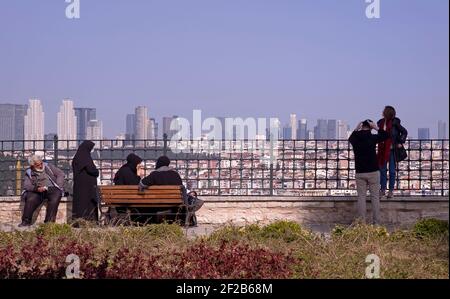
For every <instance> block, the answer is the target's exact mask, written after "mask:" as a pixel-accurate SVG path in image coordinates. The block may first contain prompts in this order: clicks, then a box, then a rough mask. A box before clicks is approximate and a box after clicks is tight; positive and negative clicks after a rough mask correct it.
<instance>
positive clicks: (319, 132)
mask: <svg viewBox="0 0 450 299" xmlns="http://www.w3.org/2000/svg"><path fill="white" fill-rule="evenodd" d="M327 138H328V122H327V120H326V119H318V120H317V126H315V127H314V139H316V140H321V139H322V140H323V139H327Z"/></svg>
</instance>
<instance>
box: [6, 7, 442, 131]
mask: <svg viewBox="0 0 450 299" xmlns="http://www.w3.org/2000/svg"><path fill="white" fill-rule="evenodd" d="M80 3H81V18H80V19H78V20H69V19H67V18H66V17H65V7H66V5H67V4H66V3H65V1H64V0H46V1H35V0H14V1H6V0H0V27H1V28H2V29H1V31H0V102H12V103H26V102H27V99H28V98H30V97H38V98H40V99H41V100H42V101H43V104H44V109H45V111H46V116H47V119H46V131H56V112H57V110H58V109H59V105H60V103H61V100H62V99H63V98H65V97H70V98H72V99H73V100H74V101H75V104H76V106H88V107H95V108H97V109H98V115H99V118H100V119H101V120H103V122H104V129H105V133H106V135H107V136H109V137H114V136H115V134H117V133H119V132H122V131H124V129H125V128H124V127H125V114H126V113H131V112H133V110H134V107H135V106H137V105H146V106H148V107H149V111H150V116H152V117H156V118H157V119H160V118H161V117H162V116H165V115H173V114H176V115H180V116H186V117H190V116H191V115H192V110H193V109H201V110H202V111H203V115H205V116H239V117H280V119H281V120H282V122H283V123H286V122H287V121H288V118H289V114H290V113H296V114H297V116H298V118H302V117H304V118H308V119H309V120H310V121H311V122H313V121H314V122H315V119H317V118H333V119H344V120H347V121H349V122H350V125H351V126H352V127H353V126H354V125H355V124H356V122H357V121H359V120H361V119H364V118H373V119H377V118H378V117H379V116H380V113H381V110H382V108H383V107H384V105H386V104H390V105H394V106H395V107H396V108H397V110H398V115H399V116H400V117H401V118H402V120H403V122H404V124H405V125H406V126H407V128H408V129H409V130H410V132H411V134H412V135H413V136H417V128H418V127H430V128H431V129H432V135H433V136H434V134H435V133H436V128H437V121H438V120H439V119H442V120H447V121H448V118H449V114H448V113H449V112H448V111H449V85H448V80H449V48H448V46H449V40H448V34H449V32H448V28H449V26H448V22H449V16H448V10H449V7H448V6H449V1H448V0H381V18H380V19H377V20H374V19H371V20H369V19H367V18H366V16H365V7H366V3H365V1H364V0H345V1H336V0H127V1H126V0H114V1H112V0H81V1H80ZM312 125H313V124H310V126H312Z"/></svg>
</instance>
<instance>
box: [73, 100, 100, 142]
mask: <svg viewBox="0 0 450 299" xmlns="http://www.w3.org/2000/svg"><path fill="white" fill-rule="evenodd" d="M75 117H76V118H77V140H78V142H79V143H81V142H82V141H83V140H86V139H87V127H88V124H89V122H90V121H91V120H95V119H97V110H96V109H95V108H75Z"/></svg>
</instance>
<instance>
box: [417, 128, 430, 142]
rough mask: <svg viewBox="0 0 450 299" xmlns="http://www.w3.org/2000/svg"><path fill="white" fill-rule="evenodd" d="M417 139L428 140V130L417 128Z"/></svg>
mask: <svg viewBox="0 0 450 299" xmlns="http://www.w3.org/2000/svg"><path fill="white" fill-rule="evenodd" d="M417 137H418V139H419V140H427V139H430V128H419V129H418V130H417Z"/></svg>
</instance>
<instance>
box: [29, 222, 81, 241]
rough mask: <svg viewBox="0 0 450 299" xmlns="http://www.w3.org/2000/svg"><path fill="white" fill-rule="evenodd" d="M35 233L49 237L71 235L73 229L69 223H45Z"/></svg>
mask: <svg viewBox="0 0 450 299" xmlns="http://www.w3.org/2000/svg"><path fill="white" fill-rule="evenodd" d="M35 233H36V234H37V235H42V236H44V237H47V238H52V237H58V236H71V235H72V233H73V231H72V227H71V226H70V225H69V224H57V223H44V224H40V225H39V226H38V227H37V228H36V230H35Z"/></svg>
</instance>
